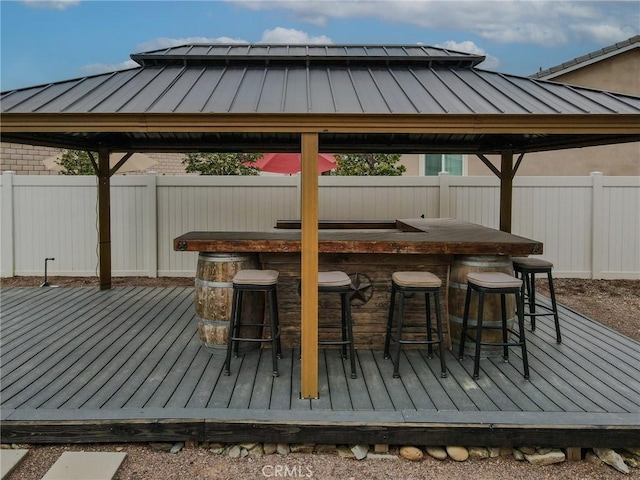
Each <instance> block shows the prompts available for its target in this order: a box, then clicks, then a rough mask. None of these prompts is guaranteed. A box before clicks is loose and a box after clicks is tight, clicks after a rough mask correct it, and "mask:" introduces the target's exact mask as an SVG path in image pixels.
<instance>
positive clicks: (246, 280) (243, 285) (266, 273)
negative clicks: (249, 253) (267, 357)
mask: <svg viewBox="0 0 640 480" xmlns="http://www.w3.org/2000/svg"><path fill="white" fill-rule="evenodd" d="M278 275H279V273H278V272H277V271H275V270H251V269H245V270H240V271H239V272H238V273H236V274H235V275H234V277H233V301H232V305H231V319H230V324H229V336H228V338H227V357H226V360H225V362H224V374H225V375H229V373H230V366H231V351H232V350H233V353H234V356H236V357H237V356H238V344H239V343H240V341H243V342H271V355H272V362H273V376H274V377H277V376H278V358H282V347H281V345H280V322H279V319H278V297H277V293H276V287H277V284H278ZM244 292H266V293H267V303H268V304H269V321H270V327H271V336H270V337H269V338H262V337H260V338H245V337H241V336H240V328H241V327H243V326H245V327H258V326H259V327H262V326H264V323H244V324H243V323H242V296H243V293H244Z"/></svg>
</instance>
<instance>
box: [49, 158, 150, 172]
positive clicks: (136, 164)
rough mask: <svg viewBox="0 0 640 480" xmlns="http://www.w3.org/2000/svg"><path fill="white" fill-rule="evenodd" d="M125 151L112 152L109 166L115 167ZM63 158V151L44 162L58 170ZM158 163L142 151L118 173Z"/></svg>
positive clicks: (137, 170)
mask: <svg viewBox="0 0 640 480" xmlns="http://www.w3.org/2000/svg"><path fill="white" fill-rule="evenodd" d="M124 156H125V154H124V153H112V154H111V155H110V156H109V168H113V167H114V166H115V165H116V164H117V163H118V162H119V161H120V160H121V159H122V157H124ZM61 159H62V153H59V154H58V155H54V156H53V157H49V158H45V159H44V160H43V161H42V163H43V165H44V166H45V168H46V169H47V170H53V171H56V172H60V171H62V166H61V165H60V164H59V162H60V160H61ZM156 163H158V161H157V160H155V159H153V158H151V157H148V156H147V155H143V154H142V153H134V154H133V155H131V157H129V159H128V160H127V161H126V162H124V165H122V166H121V167H120V168H119V169H118V171H117V172H116V173H128V172H141V171H144V170H146V169H148V168H150V167H152V166H153V165H155V164H156Z"/></svg>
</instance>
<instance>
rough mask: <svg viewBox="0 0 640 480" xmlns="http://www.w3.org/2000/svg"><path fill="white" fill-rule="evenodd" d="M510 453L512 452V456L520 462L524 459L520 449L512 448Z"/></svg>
mask: <svg viewBox="0 0 640 480" xmlns="http://www.w3.org/2000/svg"><path fill="white" fill-rule="evenodd" d="M511 453H512V454H513V458H515V459H516V460H517V461H519V462H521V461H523V460H524V453H522V452H521V451H520V450H518V449H517V448H514V449H513V450H512V451H511Z"/></svg>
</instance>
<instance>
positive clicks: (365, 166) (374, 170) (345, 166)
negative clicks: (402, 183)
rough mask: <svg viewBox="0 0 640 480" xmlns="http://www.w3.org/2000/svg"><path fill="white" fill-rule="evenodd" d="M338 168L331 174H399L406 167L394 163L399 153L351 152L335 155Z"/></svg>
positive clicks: (397, 160) (398, 157)
mask: <svg viewBox="0 0 640 480" xmlns="http://www.w3.org/2000/svg"><path fill="white" fill-rule="evenodd" d="M335 157H336V163H337V164H338V168H336V169H335V170H333V171H332V172H331V175H345V176H347V175H358V176H374V175H379V176H389V177H392V176H399V175H402V174H403V173H404V172H405V171H406V170H407V167H405V166H404V165H396V163H398V162H399V161H400V154H399V153H392V154H387V153H352V154H346V155H335Z"/></svg>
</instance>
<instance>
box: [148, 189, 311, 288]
mask: <svg viewBox="0 0 640 480" xmlns="http://www.w3.org/2000/svg"><path fill="white" fill-rule="evenodd" d="M157 192H158V193H157V205H158V274H159V275H165V276H166V275H193V274H194V273H195V267H196V258H197V254H193V253H185V252H175V251H174V250H173V239H174V238H176V237H178V236H180V235H182V234H183V233H185V232H189V231H207V230H215V231H264V230H270V229H272V228H273V227H274V226H275V223H276V220H278V219H287V218H298V217H299V215H300V214H299V204H300V200H299V188H298V179H297V178H296V177H195V178H194V177H158V190H157Z"/></svg>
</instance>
